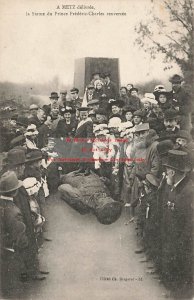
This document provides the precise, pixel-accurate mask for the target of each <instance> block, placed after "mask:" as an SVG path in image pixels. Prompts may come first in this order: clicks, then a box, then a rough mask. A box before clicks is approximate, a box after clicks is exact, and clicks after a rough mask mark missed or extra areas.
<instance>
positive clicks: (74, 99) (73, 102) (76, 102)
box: [67, 87, 82, 110]
mask: <svg viewBox="0 0 194 300" xmlns="http://www.w3.org/2000/svg"><path fill="white" fill-rule="evenodd" d="M70 94H71V95H70V96H71V99H70V101H67V105H68V106H70V107H72V109H74V110H75V109H78V108H80V107H81V104H82V99H81V98H80V97H79V89H78V88H76V87H73V88H72V89H71V90H70Z"/></svg>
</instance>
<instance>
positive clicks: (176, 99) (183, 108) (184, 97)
mask: <svg viewBox="0 0 194 300" xmlns="http://www.w3.org/2000/svg"><path fill="white" fill-rule="evenodd" d="M183 80H184V79H183V78H182V77H181V76H180V75H177V74H175V75H173V76H172V77H171V78H170V79H169V81H170V82H171V84H172V105H173V107H174V108H175V109H176V110H177V111H178V113H179V116H180V127H181V129H185V130H189V129H190V128H191V120H190V113H191V111H192V103H191V99H190V96H189V94H188V93H187V92H186V91H185V90H184V88H183V87H182V86H181V83H182V82H183Z"/></svg>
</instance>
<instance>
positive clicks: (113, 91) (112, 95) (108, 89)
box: [103, 73, 118, 100]
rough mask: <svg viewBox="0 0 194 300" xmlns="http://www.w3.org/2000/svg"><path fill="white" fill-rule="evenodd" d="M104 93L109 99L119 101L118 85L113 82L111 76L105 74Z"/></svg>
mask: <svg viewBox="0 0 194 300" xmlns="http://www.w3.org/2000/svg"><path fill="white" fill-rule="evenodd" d="M103 77H104V93H105V94H106V97H107V99H108V100H109V99H117V98H118V91H117V88H116V85H115V83H114V82H113V81H111V79H110V78H111V74H110V73H104V76H103Z"/></svg>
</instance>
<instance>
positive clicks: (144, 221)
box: [0, 73, 194, 286]
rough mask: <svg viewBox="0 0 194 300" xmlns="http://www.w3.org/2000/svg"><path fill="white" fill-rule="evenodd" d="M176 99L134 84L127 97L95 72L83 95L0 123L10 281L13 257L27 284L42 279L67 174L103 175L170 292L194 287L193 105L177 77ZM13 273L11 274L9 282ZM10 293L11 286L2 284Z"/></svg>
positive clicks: (0, 206)
mask: <svg viewBox="0 0 194 300" xmlns="http://www.w3.org/2000/svg"><path fill="white" fill-rule="evenodd" d="M170 82H171V84H172V89H171V91H167V90H166V89H165V87H164V86H163V85H162V84H161V85H157V86H156V87H155V88H154V90H153V91H149V93H146V94H145V95H144V97H143V98H142V97H141V99H140V97H139V96H138V89H137V88H136V87H134V86H133V84H128V85H127V86H122V87H121V88H120V90H119V91H118V89H117V88H116V85H115V83H114V82H112V81H111V74H109V73H105V74H103V75H101V74H99V73H95V74H93V78H92V80H91V82H90V83H89V84H88V86H87V87H86V91H85V94H84V97H83V98H80V96H79V90H78V88H72V89H71V90H70V95H68V93H67V91H65V90H63V91H61V92H60V96H59V95H58V92H52V93H51V95H50V97H49V98H50V103H49V104H48V105H43V106H42V107H41V106H39V105H37V104H31V105H30V107H29V113H28V115H21V114H20V113H19V112H18V113H17V114H15V113H13V112H12V113H11V114H10V116H9V117H7V116H6V117H5V118H4V117H3V116H2V118H1V119H2V120H1V127H0V136H1V153H2V159H1V179H0V212H1V245H2V250H1V263H2V274H3V276H2V281H3V282H5V285H6V282H7V280H8V276H9V274H8V273H9V272H8V269H9V264H10V259H13V256H14V258H15V259H20V261H21V264H20V279H21V280H23V281H25V280H30V279H35V280H43V279H45V278H46V275H47V274H48V271H47V270H41V268H40V267H39V262H38V252H39V249H40V247H42V245H43V243H44V241H45V240H46V241H49V240H51V239H50V237H48V236H47V233H48V232H47V218H46V215H47V213H46V201H45V199H46V198H47V197H48V196H49V194H50V195H52V193H55V192H57V188H58V186H59V184H60V178H61V175H62V174H65V173H68V172H71V171H74V172H75V173H77V174H80V173H82V174H83V176H89V175H90V173H92V172H95V173H96V174H97V175H98V176H99V177H100V178H101V179H102V180H103V182H105V183H106V184H107V185H108V187H109V188H110V191H111V194H112V198H113V199H114V200H115V201H120V202H122V203H123V206H124V208H125V210H126V211H127V215H128V220H127V224H130V223H135V224H136V226H137V232H138V243H139V248H138V249H137V253H141V252H142V251H144V252H145V253H146V255H147V259H149V260H151V261H152V262H153V263H154V266H155V269H156V271H157V272H158V273H159V274H160V276H161V278H162V280H163V281H164V282H166V283H170V284H171V285H173V284H175V286H177V284H178V285H187V284H191V283H192V276H193V268H192V267H193V266H192V261H193V257H192V255H193V251H192V243H193V239H192V233H193V223H192V215H193V187H194V185H193V163H194V140H193V138H194V137H193V133H194V131H193V124H192V109H193V107H192V98H191V96H190V95H189V94H188V93H187V92H186V91H185V90H184V87H183V86H182V82H183V78H182V77H181V76H179V75H177V74H175V75H174V76H172V77H171V78H170ZM6 274H7V275H6ZM2 286H3V285H2Z"/></svg>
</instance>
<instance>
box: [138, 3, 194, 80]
mask: <svg viewBox="0 0 194 300" xmlns="http://www.w3.org/2000/svg"><path fill="white" fill-rule="evenodd" d="M150 5H151V10H150V12H149V18H148V19H147V20H146V21H141V22H140V23H139V24H138V25H137V26H136V27H135V31H136V33H137V34H138V37H137V39H136V41H135V42H136V43H137V44H138V45H139V46H140V47H142V48H143V49H144V50H145V51H146V52H148V53H150V55H151V58H153V59H155V58H156V56H157V54H158V53H162V54H163V58H164V62H165V63H166V67H165V68H166V69H168V68H171V63H172V62H176V63H177V64H178V65H179V67H180V68H181V70H182V73H183V75H184V77H185V80H186V81H187V82H188V84H190V85H192V84H193V54H194V33H193V32H194V24H193V0H150Z"/></svg>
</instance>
